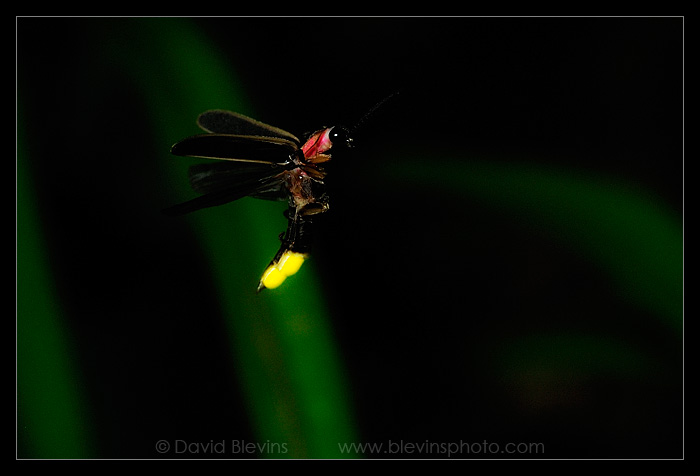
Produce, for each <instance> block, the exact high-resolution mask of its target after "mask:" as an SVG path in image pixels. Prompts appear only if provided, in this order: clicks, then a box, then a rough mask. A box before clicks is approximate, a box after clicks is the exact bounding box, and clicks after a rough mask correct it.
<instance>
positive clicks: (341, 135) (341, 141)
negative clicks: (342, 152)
mask: <svg viewBox="0 0 700 476" xmlns="http://www.w3.org/2000/svg"><path fill="white" fill-rule="evenodd" d="M328 138H329V139H330V140H331V143H332V144H333V147H352V137H350V131H349V130H348V129H347V128H346V127H343V126H334V127H332V128H331V130H330V131H329V132H328Z"/></svg>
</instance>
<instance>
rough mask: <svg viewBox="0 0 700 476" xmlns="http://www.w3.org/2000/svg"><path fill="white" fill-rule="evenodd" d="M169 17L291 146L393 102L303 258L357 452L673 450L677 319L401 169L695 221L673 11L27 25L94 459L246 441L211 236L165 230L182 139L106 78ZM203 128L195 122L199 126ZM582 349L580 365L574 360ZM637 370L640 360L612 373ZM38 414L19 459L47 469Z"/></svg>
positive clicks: (42, 177) (517, 224) (36, 159)
mask: <svg viewBox="0 0 700 476" xmlns="http://www.w3.org/2000/svg"><path fill="white" fill-rule="evenodd" d="M154 21H160V22H172V25H173V26H172V27H173V28H181V27H182V24H183V22H186V24H187V27H188V28H196V29H199V31H200V32H201V35H202V38H203V41H208V42H210V44H211V47H212V48H216V49H218V53H219V54H220V55H222V57H223V58H224V59H225V60H226V62H227V63H229V64H230V65H231V67H232V68H233V70H234V71H235V74H236V75H237V77H238V80H239V81H240V85H239V87H240V88H241V89H242V90H243V91H244V92H245V93H244V94H245V98H246V100H247V102H248V103H249V104H253V105H254V112H255V114H256V118H258V119H260V120H262V121H264V122H268V123H270V124H273V125H276V126H279V127H282V128H284V129H287V130H290V131H292V132H294V133H296V134H301V133H303V132H304V131H310V130H314V129H315V128H318V127H320V126H326V125H332V124H335V123H344V124H350V125H352V124H354V123H355V122H356V121H357V120H358V119H359V118H360V117H362V116H363V114H364V113H365V112H366V111H367V110H368V109H369V108H371V107H372V106H373V105H374V104H375V103H377V102H378V101H379V100H381V99H382V98H384V97H386V96H387V95H389V94H391V93H393V92H395V91H399V94H398V95H397V96H396V97H395V98H392V100H390V101H389V102H387V104H385V105H384V107H382V108H381V109H380V110H378V111H377V112H376V113H375V114H374V115H373V116H372V117H371V119H369V120H368V121H367V123H366V125H365V126H364V128H363V129H362V130H359V131H358V133H357V138H356V143H357V148H356V150H354V151H352V155H351V156H350V158H349V159H348V160H346V161H345V162H344V163H342V164H338V165H335V167H336V168H335V169H333V175H332V183H330V184H329V187H331V190H332V195H331V199H332V213H329V214H328V216H327V217H324V220H323V221H322V223H321V224H320V225H319V233H318V240H317V241H318V243H317V245H316V248H315V251H314V259H313V265H307V266H313V268H314V270H315V271H316V272H317V274H318V282H317V283H316V285H317V286H318V288H319V289H320V290H321V291H322V294H323V295H324V296H326V299H327V303H328V309H329V314H330V316H331V321H330V326H331V329H332V333H333V335H334V338H335V339H336V341H337V344H338V352H339V355H340V356H341V362H342V365H343V368H344V369H345V372H346V375H345V376H346V378H347V381H348V382H349V383H348V387H349V390H348V398H349V400H350V401H351V403H352V407H353V409H354V418H355V424H356V426H357V428H358V434H359V438H360V440H361V441H365V442H387V441H389V440H392V441H399V440H401V441H404V442H417V443H420V442H423V441H426V440H429V441H433V442H454V441H482V440H487V441H490V442H498V443H500V444H505V443H506V442H522V441H526V442H543V443H544V445H545V450H546V453H545V454H544V457H546V458H608V457H621V458H646V457H652V458H677V457H681V456H682V446H681V445H682V422H683V420H682V347H681V338H680V335H679V333H678V332H677V328H675V329H670V328H669V327H668V326H667V325H666V324H665V323H664V321H663V320H662V319H660V318H659V316H658V315H656V311H655V310H652V309H648V308H645V307H644V306H643V305H638V304H636V303H634V302H631V301H630V300H627V299H625V298H624V297H622V296H621V295H620V293H619V292H618V290H617V288H615V286H613V285H612V284H611V280H610V278H609V276H608V275H607V274H606V272H605V271H604V270H603V269H602V268H601V266H600V264H599V263H596V262H592V261H591V260H590V259H589V256H588V255H584V254H582V253H579V252H578V251H577V250H576V248H575V247H571V246H568V245H567V242H566V240H560V239H555V238H556V237H552V236H550V235H549V234H548V230H547V229H544V228H541V227H538V225H537V224H533V223H532V222H531V221H530V220H528V216H527V215H525V216H520V217H517V218H515V217H513V216H512V215H509V214H507V213H506V214H504V213H499V212H498V210H497V209H496V208H494V207H492V206H490V204H489V203H483V201H480V200H474V201H469V200H464V199H461V198H460V199H457V198H456V197H455V194H454V191H453V190H450V189H447V188H446V189H442V188H441V187H439V186H434V185H432V186H430V187H427V186H426V187H417V188H416V187H413V186H407V185H403V184H402V181H401V180H400V179H397V178H395V179H392V176H391V175H390V174H387V172H386V170H388V169H387V168H386V166H387V164H388V166H389V167H392V166H393V167H396V164H397V163H398V164H400V163H401V161H402V158H403V157H411V158H417V160H418V161H420V162H421V163H426V162H428V163H429V162H432V161H434V162H435V163H436V164H440V163H444V161H445V160H447V159H450V160H458V161H464V162H465V163H469V162H470V161H472V160H483V161H487V162H488V163H491V164H494V166H508V164H510V163H513V162H518V163H527V164H532V165H533V166H535V167H544V168H548V167H555V168H557V170H560V169H561V170H567V171H569V172H570V173H571V174H573V175H576V174H584V175H585V176H587V177H588V176H593V177H602V178H605V179H610V180H611V181H613V182H615V183H621V184H626V185H629V186H631V187H632V189H634V190H636V191H637V192H638V193H640V194H641V195H643V196H644V197H648V198H649V199H650V200H652V201H653V202H654V203H658V204H659V206H660V207H662V208H663V210H665V212H666V213H667V214H668V216H669V219H670V220H671V222H672V223H674V224H675V226H676V228H674V229H675V230H678V231H680V227H681V220H682V211H683V142H682V138H683V136H682V130H683V129H682V127H683V122H682V120H683V116H682V112H683V89H682V87H683V74H682V73H683V54H682V51H683V50H682V46H683V21H682V19H680V18H410V19H408V18H347V19H345V18H275V19H262V18H243V19H236V18H217V19H209V18H199V19H192V20H185V19H167V20H156V19H90V18H83V19H47V18H44V19H41V18H20V19H18V28H17V66H18V74H17V78H18V112H19V118H20V121H19V122H18V126H19V128H20V129H21V131H19V130H18V134H19V135H20V136H21V138H22V139H23V141H19V144H20V147H21V144H26V150H20V152H25V153H26V155H24V156H22V155H20V156H19V159H18V160H22V158H23V157H29V158H30V159H31V163H29V164H28V170H29V175H30V177H31V180H32V183H33V184H34V189H33V195H32V196H33V197H36V207H37V210H38V214H39V217H40V220H41V230H42V232H43V237H44V238H43V241H44V243H45V246H46V250H45V253H46V255H47V256H48V260H49V262H50V273H51V275H52V276H53V277H54V278H53V279H54V280H55V287H56V290H57V295H58V296H59V299H60V302H61V306H62V309H64V315H65V316H66V319H67V324H66V325H67V326H68V328H69V329H70V330H71V333H72V334H73V335H74V336H75V337H74V341H73V342H75V348H74V349H73V350H74V352H75V355H77V360H78V362H79V368H80V370H79V371H80V374H81V375H82V379H83V380H82V382H83V383H82V384H81V385H82V386H83V387H84V388H85V389H86V392H87V395H88V404H87V405H88V407H89V410H87V411H88V413H89V415H90V418H91V419H92V421H93V422H95V424H94V426H95V427H96V428H97V429H98V430H97V433H96V437H95V440H94V441H93V443H92V446H93V447H94V451H93V452H92V453H91V454H90V455H89V456H90V457H106V458H143V457H146V458H151V457H158V456H159V455H157V454H154V452H153V442H154V441H156V440H157V439H158V438H159V437H160V435H162V434H164V429H167V430H168V431H170V433H169V434H176V435H181V436H180V437H181V438H184V439H192V440H196V439H199V440H201V441H206V440H209V439H217V438H218V437H219V436H220V435H223V436H222V437H228V438H230V436H229V434H230V433H227V431H229V430H230V429H231V428H236V433H235V434H236V435H239V437H240V438H245V439H249V440H251V441H254V440H255V436H254V435H255V428H254V426H255V424H254V423H253V420H252V419H251V415H250V414H249V413H248V412H247V411H246V410H245V405H244V403H243V397H242V396H241V392H242V389H241V387H240V385H241V384H240V382H238V381H237V380H236V378H235V377H234V378H231V377H230V375H232V374H233V373H234V372H235V371H234V369H233V368H232V366H233V364H231V361H230V359H229V358H227V357H226V356H228V355H229V349H228V347H229V346H230V345H231V343H230V342H229V341H227V340H226V338H225V336H224V334H225V333H224V330H223V324H222V314H223V312H222V305H221V304H220V303H221V298H220V296H217V294H216V292H215V291H214V285H213V281H214V280H215V278H214V277H213V276H212V274H211V272H210V271H209V270H208V269H207V265H206V264H205V261H204V260H203V256H202V252H201V249H200V248H199V246H198V245H197V243H196V236H197V233H199V232H200V231H199V230H196V229H191V228H188V227H187V226H186V225H183V224H182V223H179V224H176V225H174V224H173V223H172V222H168V221H166V219H165V218H162V217H157V218H154V216H155V215H154V213H153V210H158V209H160V208H163V207H165V206H167V205H169V204H171V203H172V202H173V201H177V200H184V199H186V198H189V196H185V195H180V192H179V191H180V190H184V188H183V185H184V183H185V180H186V179H185V176H184V175H176V174H173V175H172V176H170V177H163V176H162V175H160V173H161V171H160V169H159V168H158V167H157V166H156V165H155V164H154V163H150V162H149V160H148V158H149V156H156V155H162V154H163V153H164V151H165V152H167V149H168V147H169V146H170V143H162V144H160V143H155V141H154V140H153V138H152V137H153V136H152V134H151V133H150V131H151V128H152V125H151V123H150V122H149V117H148V113H147V108H146V106H145V105H144V104H146V103H148V101H149V100H151V99H152V98H151V97H149V96H148V94H144V92H143V90H139V89H138V88H137V87H136V86H135V85H134V84H133V82H132V80H130V79H128V78H127V77H126V75H120V74H119V71H118V70H115V71H103V70H101V71H96V68H97V69H105V68H106V69H109V68H108V66H106V65H109V64H110V61H109V57H110V56H109V55H115V56H116V55H124V54H126V55H133V56H134V57H138V56H139V54H140V52H139V50H138V49H135V50H133V51H126V52H124V51H115V50H113V48H114V47H113V45H114V43H113V42H111V43H110V42H109V41H107V38H108V37H110V35H119V34H127V35H128V34H129V32H134V34H137V35H143V33H142V32H144V31H149V30H150V25H151V22H154ZM161 24H162V23H161ZM124 32H127V33H124ZM143 37H144V38H148V36H147V35H146V36H143ZM110 45H112V46H110ZM144 74H147V73H144ZM192 74H193V75H195V76H196V72H192ZM91 78H100V81H101V83H100V85H99V87H97V86H96V85H94V84H92V83H91ZM104 78H109V79H108V80H105V79H104ZM153 87H154V88H157V84H156V85H154V86H153ZM173 101H177V98H173ZM214 107H220V108H225V109H231V108H234V107H235V105H230V104H222V105H220V106H214ZM193 124H194V117H191V119H190V122H189V123H188V124H184V125H181V127H183V129H181V130H183V131H184V130H186V131H189V132H188V133H190V134H194V133H196V132H197V131H196V129H195V128H194V126H193ZM179 138H181V137H173V140H177V139H179ZM172 177H175V178H176V179H177V177H181V180H182V183H179V184H178V185H177V187H178V188H177V192H174V191H173V185H172V184H171V182H170V180H171V179H172ZM228 206H229V207H233V206H236V205H235V204H234V205H228ZM611 206H614V204H611ZM21 218H22V217H21V216H19V217H18V219H19V220H21ZM275 218H277V219H278V217H275ZM571 219H572V220H574V221H575V220H576V219H577V218H576V216H575V215H573V216H572V218H571ZM279 231H282V230H281V229H280V230H279ZM240 232H241V233H246V231H245V230H241V231H240ZM634 239H635V237H630V240H634ZM21 245H22V236H21V235H19V236H18V246H19V247H21ZM67 250H71V251H70V252H68V251H67ZM76 250H78V251H77V252H76ZM173 256H177V260H173V259H172V257H173ZM264 264H265V263H264V262H262V263H260V269H262V267H263V266H264ZM17 265H18V269H21V267H22V262H21V261H20V262H18V264H17ZM679 269H680V267H679ZM256 279H257V277H256V276H253V277H252V278H251V283H252V284H251V285H252V286H254V285H255V281H256ZM674 282H678V283H679V282H680V277H678V280H677V281H674ZM18 293H31V289H26V288H18ZM298 299H299V300H301V301H302V302H303V299H304V298H303V295H301V296H299V297H298ZM193 316H196V320H193V319H192V317H193ZM680 318H681V316H674V319H676V322H677V321H679V320H680ZM22 319H23V316H22V313H21V309H18V323H21V321H22ZM166 321H167V322H168V331H167V335H166V336H163V323H164V322H166ZM532 336H535V337H534V339H532ZM591 336H593V337H591ZM19 342H20V345H21V339H20V340H19ZM528 342H529V343H530V344H529V345H528V344H527V343H528ZM538 342H539V343H540V344H539V345H538V344H537V343H538ZM568 342H571V343H572V345H574V344H575V345H583V346H584V347H583V348H582V349H581V354H580V355H584V356H590V359H587V358H582V359H581V360H580V361H579V360H576V359H574V360H575V362H574V363H572V364H571V365H567V362H569V361H568V359H569V358H570V356H568V355H566V354H561V353H560V352H561V351H562V349H567V345H568V344H567V343H568ZM523 343H526V344H523ZM610 343H612V344H610ZM608 344H610V345H609V346H608ZM124 349H129V351H128V352H125V351H124ZM174 349H177V350H178V351H181V353H173V350H174ZM611 349H612V350H611ZM629 349H632V351H631V352H629V353H627V351H628V350H629ZM20 350H21V349H20ZM166 355H167V356H168V358H165V357H164V356H166ZM577 355H579V354H577ZM601 355H603V357H601ZM630 355H633V356H641V357H639V358H638V359H637V360H636V361H635V362H636V363H634V364H631V365H630V366H625V365H624V363H620V359H622V360H624V359H625V358H627V357H629V356H630ZM629 358H632V360H634V358H633V357H629ZM154 362H156V364H155V365H154ZM590 362H598V364H595V363H594V364H591V363H590ZM600 362H602V363H600ZM640 362H641V363H640ZM640 366H641V368H642V370H641V371H640V370H639V367H640ZM618 367H621V368H622V370H619V369H618ZM630 368H633V369H634V370H629V369H630ZM222 375H223V376H227V377H225V378H221V376H222ZM237 382H238V383H237ZM165 394H167V395H169V398H168V399H163V398H162V395H165ZM21 395H22V394H21V388H20V396H19V397H18V402H19V406H20V407H21V402H22V396H21ZM174 415H176V416H177V418H174ZM23 421H24V420H22V414H20V418H19V428H18V435H19V436H18V437H19V446H18V455H19V456H20V457H43V454H42V453H41V452H40V451H36V450H33V449H32V448H34V447H33V446H32V443H31V441H32V436H31V435H28V434H26V433H25V432H23V429H22V428H23V425H22V422H23ZM136 429H138V431H137V430H136ZM134 433H137V434H138V436H134ZM310 456H311V457H313V456H314V455H310ZM382 456H386V455H382ZM398 456H400V457H416V456H417V455H415V454H401V455H398ZM433 456H435V455H433ZM462 456H463V457H471V456H470V455H466V456H465V455H462ZM482 456H483V455H477V457H482ZM530 456H538V457H541V456H542V455H530ZM419 457H420V455H419ZM437 457H439V456H437ZM497 457H501V456H500V455H499V456H497ZM525 457H528V456H525Z"/></svg>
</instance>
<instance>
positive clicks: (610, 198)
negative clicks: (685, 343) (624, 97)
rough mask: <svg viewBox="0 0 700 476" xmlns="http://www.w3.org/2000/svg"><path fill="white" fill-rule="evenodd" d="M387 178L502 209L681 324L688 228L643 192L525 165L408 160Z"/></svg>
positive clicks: (674, 326)
mask: <svg viewBox="0 0 700 476" xmlns="http://www.w3.org/2000/svg"><path fill="white" fill-rule="evenodd" d="M386 176H387V177H392V179H393V180H402V181H410V182H411V183H413V184H416V185H418V186H420V187H430V188H433V189H438V190H442V191H445V192H450V193H453V194H455V195H456V196H458V197H462V198H464V199H466V200H469V201H472V202H473V201H477V202H478V203H483V204H484V206H488V207H495V208H498V209H501V210H502V211H503V212H504V213H506V214H508V215H509V216H512V217H514V218H515V219H518V220H521V221H522V222H525V223H527V224H528V225H529V226H530V227H531V228H533V229H536V230H538V232H540V233H542V234H543V235H545V236H548V237H551V238H554V239H556V240H559V241H560V242H562V243H566V244H567V246H570V247H571V248H572V249H575V250H578V251H579V252H580V253H581V254H582V256H585V257H586V259H589V260H591V261H592V262H595V263H597V264H598V265H599V266H600V267H601V268H602V269H605V270H607V271H608V273H609V275H610V276H611V278H612V281H613V282H614V283H616V285H617V289H618V290H619V292H620V294H621V295H622V296H624V297H625V298H627V299H629V300H630V301H631V302H635V303H637V304H638V305H640V306H643V307H646V308H647V309H649V310H651V311H653V312H655V313H656V314H657V315H658V316H659V317H660V318H662V319H663V320H664V322H666V324H667V325H668V326H670V327H671V328H672V329H675V330H676V331H680V330H681V329H682V320H683V233H682V228H681V225H680V222H679V220H678V218H677V216H675V215H674V214H673V213H672V212H670V211H669V210H667V209H666V207H665V204H664V203H662V202H660V201H659V200H656V199H654V197H651V196H649V194H647V193H645V192H644V191H643V190H639V189H637V188H634V187H632V186H630V185H629V184H623V183H614V182H612V181H610V180H604V179H601V178H598V177H590V176H586V175H585V174H582V173H574V172H572V171H565V170H556V169H553V168H548V167H543V166H537V165H533V164H519V163H509V164H494V163H487V162H476V161H469V162H461V161H460V162H457V161H454V162H451V161H442V162H429V163H428V161H419V160H406V161H403V162H402V163H401V164H400V165H398V166H397V165H394V166H392V167H390V168H389V169H388V170H387V171H386ZM402 186H403V185H402Z"/></svg>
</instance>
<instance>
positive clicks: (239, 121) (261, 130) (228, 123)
mask: <svg viewBox="0 0 700 476" xmlns="http://www.w3.org/2000/svg"><path fill="white" fill-rule="evenodd" d="M197 124H198V125H199V127H201V128H202V129H204V130H205V131H207V132H211V133H214V134H233V135H238V136H257V137H276V138H279V139H285V140H288V141H290V142H294V143H295V144H297V145H299V143H300V141H299V139H297V138H296V137H295V136H294V135H293V134H290V133H289V132H287V131H285V130H283V129H280V128H278V127H274V126H270V125H268V124H265V123H264V122H260V121H256V120H255V119H252V118H250V117H248V116H244V115H243V114H239V113H237V112H231V111H223V110H221V109H214V110H211V111H206V112H203V113H202V114H200V115H199V117H198V118H197Z"/></svg>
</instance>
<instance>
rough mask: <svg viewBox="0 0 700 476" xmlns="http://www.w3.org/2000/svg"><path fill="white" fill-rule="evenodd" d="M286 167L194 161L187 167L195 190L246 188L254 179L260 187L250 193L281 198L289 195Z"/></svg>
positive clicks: (269, 197) (203, 191)
mask: <svg viewBox="0 0 700 476" xmlns="http://www.w3.org/2000/svg"><path fill="white" fill-rule="evenodd" d="M285 170H287V169H286V168H283V167H279V166H276V165H263V164H246V163H242V162H228V161H222V162H210V163H205V164H197V165H193V166H192V167H190V185H191V186H192V189H193V190H194V191H196V192H198V193H201V194H208V193H220V192H223V191H224V190H231V189H238V188H240V187H247V184H249V183H253V182H255V181H257V183H259V185H260V186H259V187H258V188H256V189H255V190H254V191H253V193H251V194H250V195H251V196H254V197H259V198H265V199H268V200H282V199H285V198H287V195H288V190H287V182H286V176H285V173H284V172H285Z"/></svg>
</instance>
